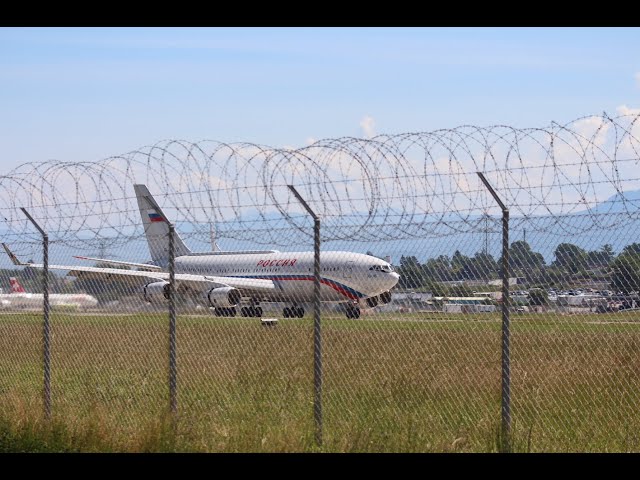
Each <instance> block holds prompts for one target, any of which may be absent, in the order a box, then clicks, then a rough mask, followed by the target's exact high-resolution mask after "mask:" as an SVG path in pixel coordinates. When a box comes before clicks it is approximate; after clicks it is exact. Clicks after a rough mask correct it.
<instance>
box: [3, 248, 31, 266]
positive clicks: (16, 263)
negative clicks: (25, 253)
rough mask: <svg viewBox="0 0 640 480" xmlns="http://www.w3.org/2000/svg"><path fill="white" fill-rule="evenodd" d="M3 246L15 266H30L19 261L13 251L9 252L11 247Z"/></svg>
mask: <svg viewBox="0 0 640 480" xmlns="http://www.w3.org/2000/svg"><path fill="white" fill-rule="evenodd" d="M2 246H3V247H4V251H5V252H7V255H9V258H10V259H11V261H12V262H13V264H14V265H21V266H25V265H28V263H23V262H21V261H20V260H18V257H16V256H15V254H14V253H13V252H12V251H11V250H9V247H8V246H7V244H6V243H3V244H2Z"/></svg>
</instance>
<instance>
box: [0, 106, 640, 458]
mask: <svg viewBox="0 0 640 480" xmlns="http://www.w3.org/2000/svg"><path fill="white" fill-rule="evenodd" d="M637 121H638V117H636V116H624V117H618V118H615V119H611V118H609V117H607V116H606V115H603V116H600V117H586V118H583V119H579V120H576V121H574V122H571V123H570V124H567V125H564V126H560V125H557V124H553V125H552V126H551V127H549V128H546V129H513V128H509V127H503V126H499V127H491V128H477V127H460V128H458V129H453V130H442V131H437V132H430V133H415V134H405V135H395V136H380V137H376V138H374V139H370V140H363V139H353V138H343V139H335V140H325V141H320V142H318V143H316V144H314V145H311V146H309V147H305V148H303V149H299V150H282V149H271V148H267V147H262V146H256V145H251V144H222V143H218V142H199V143H197V144H191V143H188V142H176V141H172V142H163V143H161V144H158V145H155V146H153V147H149V148H146V149H141V150H140V151H137V152H132V153H130V154H127V155H124V156H120V157H113V158H110V159H107V160H104V161H102V162H96V163H86V164H77V163H74V164H67V163H64V162H48V163H45V164H29V165H24V166H22V167H20V168H18V169H16V170H14V171H13V172H10V173H9V174H7V175H6V176H3V177H1V178H0V199H1V201H2V205H0V210H1V211H2V215H3V217H4V220H5V222H4V223H5V226H4V229H3V230H2V234H1V236H2V241H3V242H4V243H5V244H6V246H7V250H6V253H7V255H2V256H0V282H1V285H0V286H1V287H2V289H3V291H4V293H3V294H2V295H0V300H1V302H2V310H1V311H0V342H1V343H0V398H1V399H2V401H1V402H0V404H1V405H2V412H1V413H2V415H3V416H4V418H7V419H9V420H11V419H14V420H15V421H22V420H24V419H25V418H31V417H34V416H35V417H38V418H41V419H44V420H45V421H53V422H61V423H63V424H65V425H70V426H71V427H72V428H76V429H79V430H81V429H83V428H88V426H90V427H91V429H92V431H93V432H97V433H96V435H103V436H104V437H105V438H108V439H109V441H110V442H111V444H112V445H114V448H115V449H120V450H140V449H144V448H146V447H145V445H148V442H149V441H150V440H149V438H150V437H152V436H153V435H157V434H158V431H162V429H163V428H165V427H166V428H167V429H168V430H169V431H171V432H172V434H173V435H174V438H177V439H178V440H177V441H179V445H181V447H180V448H184V449H187V450H198V451H200V450H205V451H309V450H315V449H321V450H323V451H500V450H502V451H637V450H638V449H640V439H638V438H637V435H636V432H637V431H638V426H639V425H638V423H639V422H638V420H637V416H635V415H634V413H635V412H634V410H635V405H636V403H637V400H638V397H639V394H638V387H639V386H640V374H638V372H639V371H640V370H639V368H638V367H640V351H639V347H638V345H639V341H640V336H639V333H640V240H639V239H638V235H639V233H640V175H638V171H639V170H638V163H639V160H640V159H639V155H638V148H639V147H640V144H639V140H638V139H639V138H640V135H639V133H640V132H639V131H638V126H637ZM478 172H480V173H481V174H482V175H478ZM481 177H482V178H484V179H485V182H483V180H482V178H481ZM290 186H293V187H294V188H293V189H292V188H291V187H290ZM294 190H295V191H294ZM20 207H24V211H23V210H21V208H20ZM27 214H28V216H31V217H32V219H33V222H34V223H32V222H31V221H30V220H29V218H28V216H27ZM314 217H315V218H316V219H317V222H314ZM174 224H175V233H172V232H173V230H174ZM318 226H319V234H320V235H319V238H317V237H315V235H314V234H317V233H318V232H317V230H315V227H318ZM38 228H41V229H42V231H43V232H44V233H46V234H47V235H48V244H49V246H48V250H49V251H48V258H47V260H48V273H47V277H46V278H47V279H48V282H47V283H48V302H47V303H48V304H49V310H50V311H49V313H48V315H47V314H46V313H45V315H43V309H45V300H44V295H43V283H44V282H43V281H42V280H43V277H42V273H43V270H44V267H45V265H44V264H45V263H47V262H46V261H45V260H44V258H45V250H44V248H43V236H42V234H41V233H40V232H39V230H38ZM314 230H315V232H314ZM318 240H319V242H318ZM317 247H319V255H318V254H317V253H316V251H317ZM316 260H319V262H317V261H316ZM172 280H173V281H172ZM316 300H318V301H319V302H318V303H317V304H316V303H315V301H316ZM45 310H46V309H45ZM316 311H317V313H316ZM43 317H48V326H49V328H46V327H47V325H46V324H45V318H43ZM47 339H48V340H47ZM45 345H49V352H48V353H47V348H45ZM47 360H48V362H49V363H48V362H47ZM47 372H49V374H50V376H49V378H48V379H45V377H46V375H45V374H46V373H47ZM49 386H50V388H49ZM49 399H50V406H49V408H48V402H49ZM174 446H175V445H174ZM167 448H169V447H167Z"/></svg>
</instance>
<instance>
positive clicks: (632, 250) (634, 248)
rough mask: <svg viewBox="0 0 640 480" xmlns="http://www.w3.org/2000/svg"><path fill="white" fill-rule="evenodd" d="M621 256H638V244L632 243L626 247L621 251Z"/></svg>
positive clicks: (639, 250)
mask: <svg viewBox="0 0 640 480" xmlns="http://www.w3.org/2000/svg"><path fill="white" fill-rule="evenodd" d="M620 253H621V254H623V255H625V254H636V255H640V243H632V244H631V245H627V246H626V247H624V248H623V249H622V252H620Z"/></svg>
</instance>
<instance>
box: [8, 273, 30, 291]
mask: <svg viewBox="0 0 640 480" xmlns="http://www.w3.org/2000/svg"><path fill="white" fill-rule="evenodd" d="M9 283H10V284H11V293H27V291H26V290H25V289H24V287H23V286H22V285H20V282H19V281H18V279H17V278H16V277H9Z"/></svg>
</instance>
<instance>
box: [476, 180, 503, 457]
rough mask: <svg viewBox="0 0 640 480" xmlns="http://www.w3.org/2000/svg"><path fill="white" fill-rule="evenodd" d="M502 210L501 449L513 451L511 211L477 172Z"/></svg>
mask: <svg viewBox="0 0 640 480" xmlns="http://www.w3.org/2000/svg"><path fill="white" fill-rule="evenodd" d="M476 173H477V174H478V176H479V177H480V180H482V183H484V186H485V187H487V190H489V193H491V195H492V196H493V198H494V200H495V201H496V203H497V204H498V205H499V206H500V208H501V209H502V425H501V427H502V428H501V449H502V451H503V452H510V451H511V352H510V343H511V332H510V320H509V209H508V208H507V207H506V206H505V204H504V203H502V200H500V197H498V194H497V193H496V192H495V190H494V189H493V187H491V185H490V184H489V182H488V181H487V179H486V178H485V176H484V175H483V174H482V173H481V172H476Z"/></svg>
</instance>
